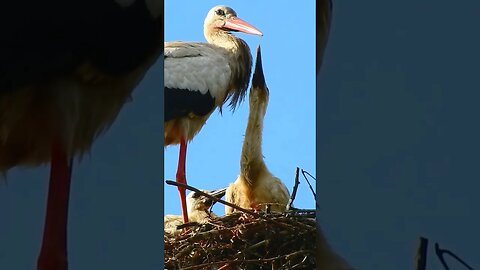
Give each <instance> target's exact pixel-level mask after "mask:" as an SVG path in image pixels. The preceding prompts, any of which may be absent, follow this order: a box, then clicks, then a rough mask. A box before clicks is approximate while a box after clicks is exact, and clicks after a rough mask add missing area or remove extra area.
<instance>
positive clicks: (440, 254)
mask: <svg viewBox="0 0 480 270" xmlns="http://www.w3.org/2000/svg"><path fill="white" fill-rule="evenodd" d="M435 253H436V254H437V257H438V259H439V260H440V262H441V263H442V265H443V267H444V268H445V269H446V270H450V268H449V267H448V265H447V263H446V262H445V258H444V257H443V254H444V253H445V254H448V255H450V256H451V257H453V258H454V259H456V260H457V261H458V262H460V263H461V264H463V266H465V267H466V268H468V269H470V270H474V269H473V267H471V266H470V265H468V264H467V263H466V262H465V261H464V260H462V259H460V257H458V256H457V255H456V254H455V253H453V252H451V251H450V250H447V249H441V248H440V246H439V245H438V243H435Z"/></svg>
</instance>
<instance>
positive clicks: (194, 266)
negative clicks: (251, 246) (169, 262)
mask: <svg viewBox="0 0 480 270" xmlns="http://www.w3.org/2000/svg"><path fill="white" fill-rule="evenodd" d="M308 253H310V252H309V251H307V250H299V251H295V252H292V253H290V254H287V255H280V256H277V257H273V258H265V259H250V260H234V261H232V260H230V261H229V260H227V261H219V262H209V263H203V264H198V265H193V266H189V267H184V268H182V270H194V269H201V268H203V267H207V266H213V265H218V264H228V265H230V266H232V265H234V264H239V263H249V262H252V263H267V262H271V261H276V260H279V259H283V258H285V259H289V257H293V256H297V255H301V254H308Z"/></svg>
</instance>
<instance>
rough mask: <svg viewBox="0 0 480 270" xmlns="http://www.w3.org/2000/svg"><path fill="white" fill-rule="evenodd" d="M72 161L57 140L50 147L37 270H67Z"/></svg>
mask: <svg viewBox="0 0 480 270" xmlns="http://www.w3.org/2000/svg"><path fill="white" fill-rule="evenodd" d="M71 172H72V159H71V158H69V157H67V155H66V153H65V149H64V148H63V147H62V144H61V143H60V142H59V141H55V142H54V143H53V145H52V161H51V167H50V183H49V187H48V199H47V212H46V217H45V226H44V229H43V230H44V231H43V241H42V248H41V250H40V255H39V256H38V261H37V269H38V270H67V269H68V263H67V218H68V198H69V195H70V178H71V174H72V173H71Z"/></svg>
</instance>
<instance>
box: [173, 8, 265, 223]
mask: <svg viewBox="0 0 480 270" xmlns="http://www.w3.org/2000/svg"><path fill="white" fill-rule="evenodd" d="M232 31H234V32H238V31H240V32H244V33H247V34H253V35H262V33H261V32H260V31H259V30H258V29H256V28H255V27H253V26H252V25H250V24H249V23H247V22H245V21H243V20H241V19H239V18H238V17H237V13H236V12H235V11H234V10H233V9H231V8H229V7H226V6H216V7H214V8H212V9H211V10H210V11H209V12H208V14H207V17H206V19H205V22H204V35H205V38H206V40H207V41H208V43H199V42H166V43H165V62H164V65H165V66H164V68H165V72H164V80H165V81H164V83H165V126H164V127H165V134H164V135H165V137H164V142H165V146H167V145H172V144H180V153H179V161H178V169H177V174H176V180H177V182H179V183H184V184H185V183H186V178H185V160H186V151H187V142H188V141H190V140H192V139H193V137H194V136H195V135H196V134H197V133H198V132H199V131H200V129H201V128H202V126H203V125H204V124H205V122H206V121H207V119H208V117H209V116H210V115H211V114H212V112H213V111H214V110H215V108H217V107H218V108H220V109H221V108H222V105H223V104H224V103H225V102H226V101H227V100H228V99H229V98H230V99H231V100H230V106H231V108H233V109H235V107H236V106H237V104H238V103H239V102H241V101H242V100H243V98H244V97H245V92H246V89H247V86H248V80H249V77H250V72H251V62H252V59H251V55H250V49H249V47H248V45H247V44H246V43H245V41H243V40H241V39H239V38H237V37H235V36H233V35H231V33H230V32H232ZM178 191H179V195H180V201H181V206H182V216H183V219H184V222H188V213H187V206H186V198H185V189H184V188H181V187H179V188H178Z"/></svg>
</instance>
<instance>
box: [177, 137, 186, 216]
mask: <svg viewBox="0 0 480 270" xmlns="http://www.w3.org/2000/svg"><path fill="white" fill-rule="evenodd" d="M186 159H187V143H186V142H185V139H184V138H181V139H180V154H179V155H178V168H177V182H178V183H182V184H187V179H186V178H185V162H186ZM178 194H179V195H180V203H181V204H182V217H183V222H184V223H187V222H188V212H187V197H186V195H185V188H183V187H178Z"/></svg>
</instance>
